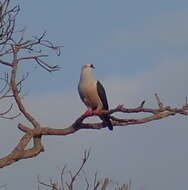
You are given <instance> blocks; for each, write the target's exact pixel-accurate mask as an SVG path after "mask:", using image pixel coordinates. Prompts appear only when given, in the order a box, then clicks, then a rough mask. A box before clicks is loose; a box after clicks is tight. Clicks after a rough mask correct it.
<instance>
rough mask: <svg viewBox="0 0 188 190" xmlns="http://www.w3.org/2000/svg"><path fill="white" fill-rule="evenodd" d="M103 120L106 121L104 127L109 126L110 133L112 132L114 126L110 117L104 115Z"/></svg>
mask: <svg viewBox="0 0 188 190" xmlns="http://www.w3.org/2000/svg"><path fill="white" fill-rule="evenodd" d="M101 119H102V120H103V121H104V125H105V126H106V125H107V126H108V129H109V130H110V131H112V130H113V125H112V123H111V121H110V116H109V115H106V114H104V115H102V116H101Z"/></svg>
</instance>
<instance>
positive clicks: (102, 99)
mask: <svg viewBox="0 0 188 190" xmlns="http://www.w3.org/2000/svg"><path fill="white" fill-rule="evenodd" d="M94 68H95V67H94V65H93V64H85V65H83V66H82V68H81V74H80V80H79V84H78V92H79V95H80V98H81V100H82V101H83V103H84V104H85V105H86V106H87V108H88V110H87V111H86V112H85V113H84V115H90V114H93V115H96V114H98V113H100V111H102V110H105V111H108V110H109V107H108V101H107V97H106V92H105V89H104V87H103V85H102V84H101V83H100V82H99V81H98V80H96V79H95V77H94V76H93V73H92V71H93V69H94ZM99 117H100V119H101V120H102V121H103V122H104V124H105V126H108V128H109V130H111V131H112V130H113V125H112V123H111V121H110V116H109V115H108V114H100V115H99Z"/></svg>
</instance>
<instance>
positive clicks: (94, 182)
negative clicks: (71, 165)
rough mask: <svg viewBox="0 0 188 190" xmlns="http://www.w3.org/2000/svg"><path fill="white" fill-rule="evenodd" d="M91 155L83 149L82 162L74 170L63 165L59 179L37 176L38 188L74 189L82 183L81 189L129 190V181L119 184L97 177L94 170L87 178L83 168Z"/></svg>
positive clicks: (53, 189)
mask: <svg viewBox="0 0 188 190" xmlns="http://www.w3.org/2000/svg"><path fill="white" fill-rule="evenodd" d="M90 155H91V151H90V150H85V151H84V155H83V159H82V163H81V165H80V166H79V168H78V169H77V170H76V171H74V172H73V171H72V170H70V169H68V168H67V166H64V167H63V168H62V169H61V170H60V174H59V176H60V180H59V181H58V180H56V181H54V180H52V179H50V182H49V183H46V182H43V181H42V180H41V179H40V178H39V177H38V178H37V183H38V190H40V187H46V189H49V190H74V189H78V183H79V184H82V187H81V188H82V189H84V190H107V189H109V187H110V189H115V190H131V181H129V182H128V183H124V184H122V185H121V184H119V183H117V182H114V181H113V180H111V179H110V178H107V177H104V178H101V177H98V173H97V172H96V173H95V174H94V176H93V177H92V179H91V180H89V179H88V177H87V175H86V174H85V172H84V171H83V168H84V167H85V166H86V163H87V162H88V159H89V157H90Z"/></svg>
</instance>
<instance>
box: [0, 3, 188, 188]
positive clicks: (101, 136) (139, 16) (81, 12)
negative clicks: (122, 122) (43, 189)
mask: <svg viewBox="0 0 188 190" xmlns="http://www.w3.org/2000/svg"><path fill="white" fill-rule="evenodd" d="M15 2H18V3H19V4H20V6H21V12H20V15H19V17H18V26H20V27H26V29H27V31H28V32H27V36H33V35H37V34H40V33H42V32H43V31H44V30H47V33H48V38H49V39H50V40H52V41H54V42H56V43H57V44H60V45H64V48H63V52H62V55H61V56H60V57H56V56H55V55H54V54H53V53H50V55H51V56H50V57H49V59H48V61H49V63H52V64H55V65H56V64H59V65H60V66H61V67H62V70H60V71H58V72H55V73H50V74H49V73H47V72H45V71H43V70H42V69H40V68H38V69H34V66H33V67H32V66H30V67H28V66H27V67H23V69H22V72H24V71H30V73H31V75H30V78H29V79H28V81H27V82H26V83H25V89H24V90H25V91H28V90H29V94H28V95H27V96H26V97H25V99H24V101H25V103H26V105H27V107H28V109H29V111H31V112H32V113H33V115H34V116H35V117H36V118H37V119H38V120H39V121H40V122H41V123H42V124H45V125H48V126H50V127H57V128H63V127H66V126H67V125H69V124H71V123H72V122H73V121H74V120H75V119H76V118H77V117H79V116H80V114H82V113H83V112H84V111H85V109H86V108H85V106H84V105H83V103H82V102H81V100H80V99H79V96H78V93H77V84H78V80H79V75H80V68H81V66H82V65H83V64H87V63H90V64H94V65H95V67H96V69H95V71H94V74H95V76H96V78H97V79H99V80H100V81H101V82H102V83H103V84H104V86H105V89H106V92H107V96H108V100H109V105H110V107H115V106H117V105H118V104H124V105H125V106H129V107H134V106H138V104H139V103H140V102H141V101H142V100H146V106H148V107H154V106H157V105H156V101H155V99H154V93H156V92H157V93H158V94H159V95H160V97H161V100H162V101H163V103H164V104H166V105H171V106H174V107H176V106H179V107H180V106H182V105H183V104H184V102H185V96H186V95H188V89H187V88H186V87H187V83H188V77H187V75H188V55H187V51H188V38H187V34H188V25H187V20H188V2H187V1H184V0H179V1H177V0H171V1H169V0H163V1H162V0H158V1H154V0H142V1H139V0H132V1H130V0H129V1H128V0H116V1H114V0H108V1H107V0H102V1H101V0H100V1H99V0H95V1H90V0H87V1H86V0H78V1H73V0H72V1H71V0H70V1H66V0H61V1H58V0H55V1H50V0H45V1H44V0H43V1H42V0H41V1H37V0H33V1H24V0H16V1H15ZM39 81H40V82H39ZM125 117H126V118H127V117H130V116H129V115H128V114H126V115H125ZM131 117H132V115H131ZM20 121H22V122H25V121H23V120H22V119H21V118H19V119H18V120H16V121H5V120H1V124H2V128H3V130H2V133H1V134H0V136H1V138H0V144H1V145H2V146H1V152H0V156H4V155H6V154H7V153H9V152H10V151H11V150H12V148H13V147H14V144H15V143H17V142H18V140H19V138H20V137H21V136H22V133H21V132H20V131H18V130H17V129H16V124H15V122H16V123H17V122H20ZM187 124H188V118H186V117H185V116H178V115H177V116H175V117H169V118H167V119H163V120H159V121H154V122H151V123H146V124H143V125H135V126H128V127H116V128H115V129H114V131H113V132H110V131H109V130H107V129H102V130H100V131H95V130H93V131H92V130H82V131H79V132H77V133H76V134H73V135H69V136H66V137H52V136H51V137H44V138H43V144H44V147H45V152H44V153H41V154H40V155H39V156H37V157H36V158H32V159H27V160H24V161H19V162H17V163H15V164H13V165H11V166H8V167H6V168H4V169H1V170H0V178H1V184H7V185H8V189H9V190H17V189H26V188H27V189H29V190H30V189H31V190H32V189H36V177H37V175H40V176H41V178H42V179H43V180H45V181H46V182H47V181H49V178H50V177H51V178H53V179H56V178H57V174H58V168H59V167H63V166H64V165H65V164H68V166H70V167H71V168H75V167H76V168H77V167H78V166H79V164H80V163H81V155H82V153H83V151H84V149H86V148H90V147H91V148H92V156H91V158H90V160H89V162H88V165H87V166H86V168H85V171H86V173H88V175H89V176H92V175H94V173H95V172H96V171H98V172H99V175H100V176H101V177H104V176H105V177H110V178H111V179H113V180H114V181H118V182H119V183H125V182H128V181H129V180H132V183H133V188H132V189H134V190H141V189H142V190H151V189H152V190H159V189H160V190H163V189H164V190H177V189H187V188H188V181H187V179H188V164H187V160H188V149H187V144H188V138H187V134H188V128H187ZM11 134H12V135H11Z"/></svg>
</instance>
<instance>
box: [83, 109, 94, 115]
mask: <svg viewBox="0 0 188 190" xmlns="http://www.w3.org/2000/svg"><path fill="white" fill-rule="evenodd" d="M91 114H93V111H92V110H87V111H86V112H84V114H83V116H87V115H91Z"/></svg>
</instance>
